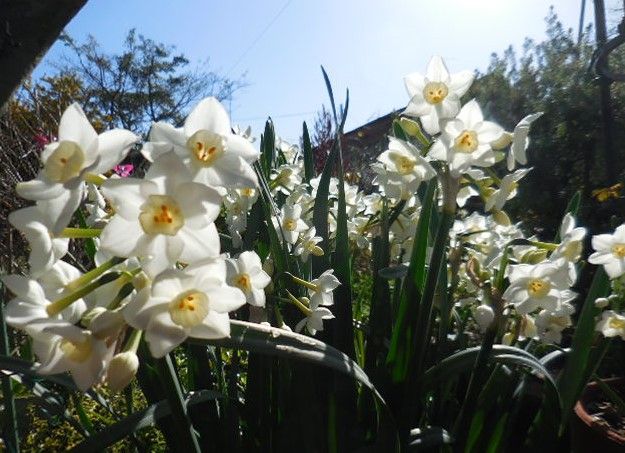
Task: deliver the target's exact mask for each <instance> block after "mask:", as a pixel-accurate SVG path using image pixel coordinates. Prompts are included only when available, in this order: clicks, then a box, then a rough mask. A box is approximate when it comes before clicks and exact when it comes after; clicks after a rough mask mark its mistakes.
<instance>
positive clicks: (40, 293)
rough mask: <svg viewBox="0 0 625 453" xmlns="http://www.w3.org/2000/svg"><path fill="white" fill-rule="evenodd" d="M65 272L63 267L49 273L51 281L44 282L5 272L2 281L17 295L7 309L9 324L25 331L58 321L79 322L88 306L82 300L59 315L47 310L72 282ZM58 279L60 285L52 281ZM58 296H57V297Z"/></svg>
mask: <svg viewBox="0 0 625 453" xmlns="http://www.w3.org/2000/svg"><path fill="white" fill-rule="evenodd" d="M59 263H63V264H64V265H66V266H70V265H69V264H67V263H64V262H63V261H59ZM59 263H57V264H56V266H55V268H58V267H59ZM55 268H53V270H54V269H55ZM62 274H63V271H62V270H59V272H58V273H57V272H52V271H51V272H49V273H48V274H47V277H48V278H49V280H48V281H47V282H46V283H44V284H41V283H40V282H38V281H37V280H34V279H31V278H28V277H24V276H22V275H5V276H4V277H2V282H3V283H4V284H5V285H6V286H7V287H8V288H9V290H11V292H12V293H13V294H14V295H15V297H14V298H13V299H11V300H10V301H9V302H8V303H7V306H6V308H5V319H6V322H7V324H9V325H10V326H12V327H15V328H16V329H22V330H23V329H26V328H27V327H30V328H34V327H35V326H37V325H45V326H47V325H49V324H55V323H56V324H61V325H71V324H74V323H76V322H77V321H78V320H79V319H80V317H81V316H82V314H83V313H84V311H85V308H86V306H85V303H84V301H83V300H82V299H79V300H77V301H75V302H74V303H73V304H71V305H70V306H69V307H67V308H65V309H64V310H62V311H61V312H60V313H59V314H58V315H56V314H55V315H53V316H50V315H49V314H48V312H47V311H46V308H47V307H48V306H49V305H50V304H51V303H52V300H51V299H52V298H53V296H58V297H62V296H63V295H65V294H64V291H63V290H64V285H65V284H67V283H69V282H70V279H64V278H63V277H62ZM57 279H58V282H59V284H58V285H54V283H53V282H52V280H57ZM44 285H45V288H44ZM55 286H56V287H55ZM54 298H55V299H56V297H54Z"/></svg>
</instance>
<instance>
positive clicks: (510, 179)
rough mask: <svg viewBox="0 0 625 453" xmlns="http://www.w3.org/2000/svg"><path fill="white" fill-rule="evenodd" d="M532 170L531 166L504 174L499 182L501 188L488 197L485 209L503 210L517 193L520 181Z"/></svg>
mask: <svg viewBox="0 0 625 453" xmlns="http://www.w3.org/2000/svg"><path fill="white" fill-rule="evenodd" d="M531 170H532V169H531V168H522V169H520V170H517V171H515V172H514V173H510V174H509V175H506V176H504V177H503V178H502V179H501V182H500V183H499V188H498V189H497V190H495V191H494V192H493V193H492V194H490V195H489V196H488V197H487V199H486V203H485V204H484V209H485V210H486V211H491V210H493V209H495V211H501V210H502V209H503V205H504V204H506V201H508V200H510V199H512V198H514V196H515V195H516V193H517V188H518V187H519V181H520V180H521V179H522V178H523V177H525V175H527V174H528V173H529V172H530V171H531Z"/></svg>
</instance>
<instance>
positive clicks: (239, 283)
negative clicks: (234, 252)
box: [226, 252, 271, 307]
mask: <svg viewBox="0 0 625 453" xmlns="http://www.w3.org/2000/svg"><path fill="white" fill-rule="evenodd" d="M226 269H227V272H228V280H227V281H228V284H229V285H231V286H235V287H237V288H239V289H240V290H241V291H242V292H243V294H245V299H246V301H247V303H248V304H250V305H253V306H255V307H264V306H265V287H266V286H267V285H269V283H271V277H270V276H269V275H268V274H267V273H266V272H265V271H264V270H263V264H262V262H261V261H260V257H259V256H258V255H257V254H256V253H255V252H243V253H241V254H240V255H239V256H238V257H237V258H236V259H233V258H229V259H227V260H226Z"/></svg>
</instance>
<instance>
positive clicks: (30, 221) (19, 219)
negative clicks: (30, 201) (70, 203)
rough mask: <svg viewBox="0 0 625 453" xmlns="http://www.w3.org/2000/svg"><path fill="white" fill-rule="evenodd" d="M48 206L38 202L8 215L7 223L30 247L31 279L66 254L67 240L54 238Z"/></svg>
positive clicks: (47, 269)
mask: <svg viewBox="0 0 625 453" xmlns="http://www.w3.org/2000/svg"><path fill="white" fill-rule="evenodd" d="M50 205H51V203H49V202H46V201H40V202H38V203H37V204H36V205H35V206H29V207H27V208H23V209H18V210H17V211H13V212H12V213H11V214H9V223H10V224H11V225H13V226H14V227H15V228H17V229H18V230H19V231H20V232H21V233H23V234H24V236H25V237H26V240H27V241H28V244H29V245H30V254H29V256H28V264H29V265H30V273H31V275H32V276H33V277H37V276H39V275H43V274H45V273H46V272H47V271H49V270H50V269H51V268H52V266H54V264H55V263H56V262H57V261H59V260H60V259H61V258H63V257H64V256H65V254H67V247H68V245H69V239H66V238H56V237H54V233H53V229H54V220H53V218H52V217H53V215H50V214H49V213H50V207H51V206H50Z"/></svg>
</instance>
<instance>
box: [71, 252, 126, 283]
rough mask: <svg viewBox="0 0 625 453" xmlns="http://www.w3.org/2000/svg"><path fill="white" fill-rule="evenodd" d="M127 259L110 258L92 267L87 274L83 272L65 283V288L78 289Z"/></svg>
mask: <svg viewBox="0 0 625 453" xmlns="http://www.w3.org/2000/svg"><path fill="white" fill-rule="evenodd" d="M125 260H126V258H118V257H113V258H111V259H110V260H108V261H106V262H104V263H102V264H100V265H99V266H98V267H96V268H94V269H91V270H90V271H89V272H87V273H86V274H83V275H81V276H80V277H78V278H77V279H75V280H72V281H71V282H69V283H68V284H66V285H65V289H68V290H70V291H74V290H77V289H78V288H80V287H82V286H84V285H86V284H87V283H89V282H90V281H92V280H93V279H95V278H97V277H99V276H100V275H102V274H104V273H105V272H106V271H108V270H109V269H111V268H112V267H114V266H117V265H118V264H119V263H123V262H124V261H125Z"/></svg>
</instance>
